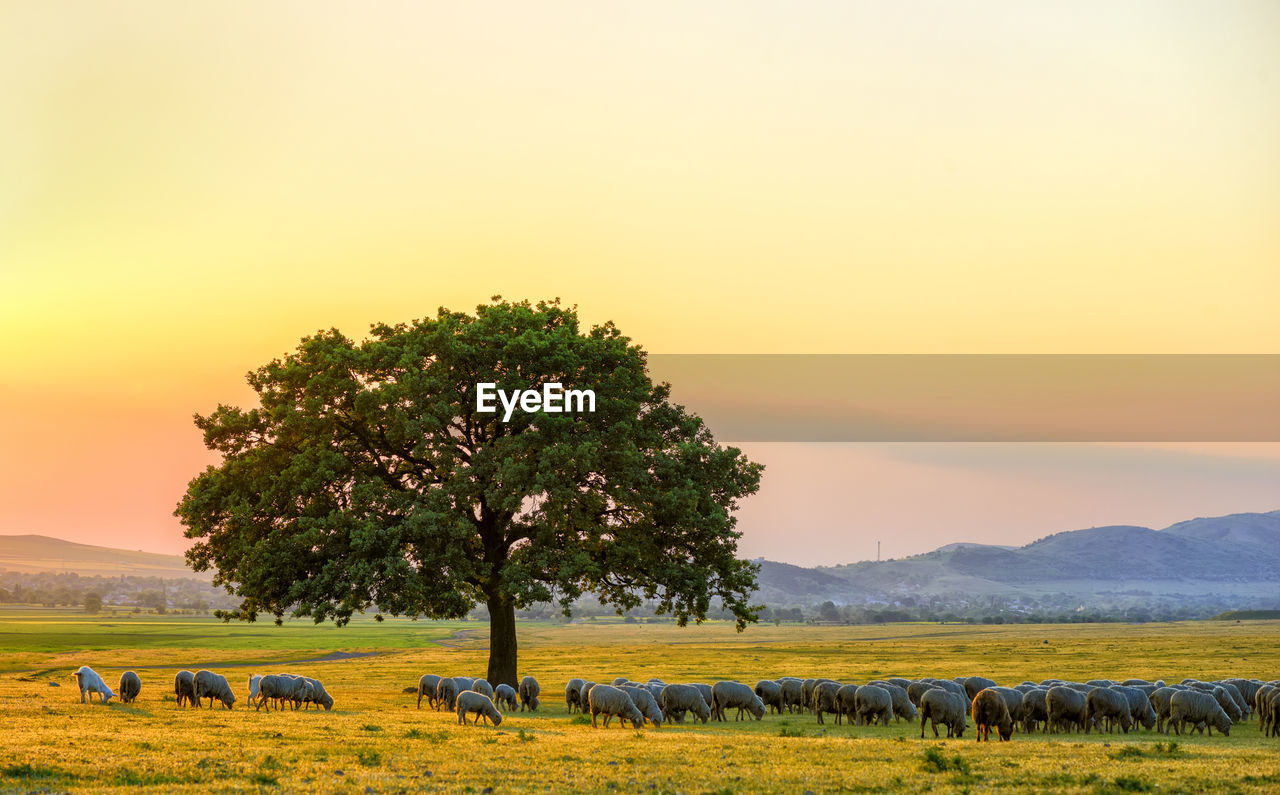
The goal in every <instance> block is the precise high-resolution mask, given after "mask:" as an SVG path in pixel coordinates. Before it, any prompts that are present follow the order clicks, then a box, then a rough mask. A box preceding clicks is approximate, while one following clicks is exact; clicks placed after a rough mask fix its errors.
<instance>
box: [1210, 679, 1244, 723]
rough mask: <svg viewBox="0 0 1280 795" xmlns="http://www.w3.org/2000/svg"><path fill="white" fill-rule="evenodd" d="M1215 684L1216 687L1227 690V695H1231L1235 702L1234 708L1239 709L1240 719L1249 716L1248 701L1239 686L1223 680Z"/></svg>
mask: <svg viewBox="0 0 1280 795" xmlns="http://www.w3.org/2000/svg"><path fill="white" fill-rule="evenodd" d="M1216 684H1217V685H1218V687H1220V688H1222V689H1223V690H1225V691H1227V695H1228V696H1230V697H1231V700H1232V701H1233V702H1235V705H1236V709H1238V710H1239V711H1240V719H1241V720H1244V719H1247V718H1248V717H1249V701H1248V700H1247V699H1246V698H1245V697H1244V693H1243V692H1241V690H1240V688H1238V687H1236V686H1235V685H1234V684H1232V683H1231V682H1227V681H1225V680H1224V681H1222V682H1217V683H1216ZM1233 720H1234V719H1233Z"/></svg>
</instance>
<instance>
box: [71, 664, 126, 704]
mask: <svg viewBox="0 0 1280 795" xmlns="http://www.w3.org/2000/svg"><path fill="white" fill-rule="evenodd" d="M72 676H74V677H75V678H76V685H77V686H78V687H79V688H80V703H81V704H83V703H85V694H86V693H87V694H88V695H89V703H90V704H92V703H93V694H94V693H97V694H98V701H99V703H102V704H105V703H107V702H108V701H110V700H111V699H113V698H115V697H116V694H115V693H113V692H112V691H111V688H109V687H107V683H106V682H104V681H102V677H101V676H98V672H97V671H95V670H93V669H92V668H90V667H89V666H87V665H82V666H80V668H79V670H77V671H76V672H75V673H73V674H72Z"/></svg>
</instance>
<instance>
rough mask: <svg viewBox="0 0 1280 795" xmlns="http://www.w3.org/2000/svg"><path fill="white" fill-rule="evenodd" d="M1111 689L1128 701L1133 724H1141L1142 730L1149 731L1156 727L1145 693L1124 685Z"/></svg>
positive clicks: (1154, 713)
mask: <svg viewBox="0 0 1280 795" xmlns="http://www.w3.org/2000/svg"><path fill="white" fill-rule="evenodd" d="M1111 689H1112V690H1114V691H1116V692H1117V693H1120V694H1122V695H1124V697H1125V698H1127V699H1128V700H1129V716H1130V717H1131V718H1133V722H1134V723H1135V724H1137V723H1141V724H1142V728H1144V729H1151V728H1152V727H1154V726H1155V725H1156V711H1155V710H1154V709H1152V708H1151V701H1150V700H1148V699H1147V694H1146V693H1145V692H1143V691H1142V690H1141V689H1139V688H1137V687H1130V686H1126V685H1112V686H1111ZM1152 692H1155V691H1154V690H1153V691H1152Z"/></svg>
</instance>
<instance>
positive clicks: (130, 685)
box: [72, 665, 333, 712]
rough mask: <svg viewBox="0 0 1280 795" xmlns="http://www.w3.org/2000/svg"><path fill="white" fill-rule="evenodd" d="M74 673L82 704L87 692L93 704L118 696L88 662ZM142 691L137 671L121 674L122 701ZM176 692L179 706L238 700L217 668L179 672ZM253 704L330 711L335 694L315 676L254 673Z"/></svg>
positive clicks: (224, 705)
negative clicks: (207, 700) (94, 701)
mask: <svg viewBox="0 0 1280 795" xmlns="http://www.w3.org/2000/svg"><path fill="white" fill-rule="evenodd" d="M72 676H74V677H75V679H76V684H77V685H78V686H79V688H80V703H81V704H83V703H85V697H86V695H87V696H88V699H89V702H90V703H92V702H93V696H94V694H97V696H98V701H99V702H101V703H103V704H105V703H107V702H108V701H110V700H111V699H113V698H115V697H116V694H115V693H114V692H112V690H111V687H110V686H109V685H107V683H106V682H104V681H103V679H102V677H101V676H99V675H98V673H97V672H96V671H94V670H93V669H92V668H90V667H89V666H87V665H82V666H80V668H79V670H77V671H76V672H75V673H74V674H72ZM141 690H142V680H141V679H140V678H139V677H138V675H137V674H136V673H134V672H133V671H125V672H124V673H123V674H121V675H120V700H121V701H122V702H124V703H126V704H128V703H130V702H132V701H133V700H134V699H136V698H137V697H138V693H139V692H140V691H141ZM173 694H174V696H175V697H176V698H177V701H178V706H183V705H186V706H192V707H196V708H197V709H199V708H200V706H201V703H202V702H203V701H204V699H206V698H207V699H209V708H210V709H213V702H214V701H219V702H221V703H222V708H223V709H231V708H232V705H234V704H235V703H236V694H235V691H233V690H232V689H231V684H230V683H229V682H228V681H227V678H226V677H225V676H223V675H222V674H215V673H214V672H213V671H204V670H201V671H196V672H195V673H192V672H191V671H178V674H177V676H175V677H174V678H173ZM249 703H250V704H252V705H254V708H255V710H258V709H262V708H263V707H264V706H265V707H266V708H267V711H268V712H270V711H271V707H272V705H275V707H276V709H277V710H279V709H283V708H284V705H285V704H286V703H288V704H289V705H290V707H291V708H292V709H298V708H299V707H302V708H304V709H310V708H311V705H312V704H315V705H316V706H317V707H324V708H325V710H326V711H327V710H331V709H333V696H331V695H329V693H328V691H326V690H325V689H324V685H323V684H321V683H320V680H319V679H312V678H311V677H309V676H299V675H298V674H267V675H265V676H263V675H259V674H253V675H251V676H250V677H249Z"/></svg>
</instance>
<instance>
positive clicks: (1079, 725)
mask: <svg viewBox="0 0 1280 795" xmlns="http://www.w3.org/2000/svg"><path fill="white" fill-rule="evenodd" d="M1087 706H1088V702H1087V701H1086V699H1085V694H1084V693H1081V692H1080V691H1079V690H1076V689H1075V688H1072V687H1068V686H1067V685H1054V686H1053V687H1051V688H1049V692H1048V694H1046V695H1045V711H1046V714H1047V715H1048V721H1049V731H1051V732H1056V731H1059V730H1061V731H1071V730H1072V729H1073V728H1074V729H1075V730H1076V731H1079V730H1080V729H1083V728H1084V726H1085V708H1086V707H1087Z"/></svg>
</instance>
